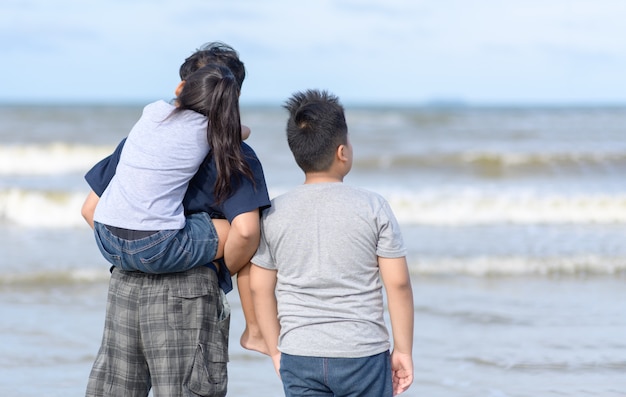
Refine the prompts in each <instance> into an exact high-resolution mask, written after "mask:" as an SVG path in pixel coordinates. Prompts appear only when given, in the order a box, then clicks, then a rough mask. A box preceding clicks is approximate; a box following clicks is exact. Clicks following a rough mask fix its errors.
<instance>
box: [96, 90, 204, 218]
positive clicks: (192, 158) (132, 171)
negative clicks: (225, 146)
mask: <svg viewBox="0 0 626 397" xmlns="http://www.w3.org/2000/svg"><path fill="white" fill-rule="evenodd" d="M174 109H175V108H174V106H172V105H170V104H169V103H167V102H165V101H157V102H154V103H151V104H149V105H147V106H146V107H145V108H144V110H143V113H142V115H141V118H140V119H139V121H137V123H136V124H135V126H134V127H133V128H132V130H131V132H130V134H129V135H128V138H127V139H126V143H125V144H124V149H122V154H121V156H120V161H119V163H118V165H117V169H116V171H115V176H114V177H113V179H111V182H110V183H109V185H108V186H107V188H106V189H105V191H104V192H103V193H102V196H101V197H100V201H99V202H98V205H97V207H96V211H95V213H94V220H95V221H97V222H99V223H103V224H105V225H110V226H116V227H121V228H124V229H133V230H170V229H171V230H177V229H182V228H183V227H184V225H185V215H184V210H183V205H182V201H183V197H184V196H185V192H186V191H187V186H188V185H189V181H190V180H191V178H192V177H193V176H194V175H195V173H196V172H197V171H198V168H199V167H200V164H201V163H202V161H203V160H204V158H205V157H206V156H207V154H208V153H209V143H208V140H207V118H206V117H204V116H203V115H201V114H200V113H196V112H194V111H192V110H183V111H181V112H179V113H177V114H175V115H173V116H172V117H168V116H169V115H170V114H171V113H172V111H173V110H174Z"/></svg>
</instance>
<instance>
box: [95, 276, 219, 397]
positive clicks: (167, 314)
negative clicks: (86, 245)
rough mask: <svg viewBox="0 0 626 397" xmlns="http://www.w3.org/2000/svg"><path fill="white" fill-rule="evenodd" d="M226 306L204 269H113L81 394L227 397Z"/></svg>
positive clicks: (118, 396) (215, 278)
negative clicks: (147, 271) (93, 355)
mask: <svg viewBox="0 0 626 397" xmlns="http://www.w3.org/2000/svg"><path fill="white" fill-rule="evenodd" d="M229 326H230V308H229V306H228V303H227V301H226V297H225V295H224V293H223V292H222V290H221V289H219V287H218V282H217V274H216V273H215V271H213V270H211V269H209V268H208V267H204V266H201V267H198V268H195V269H192V270H188V271H186V272H183V273H171V274H161V275H155V274H145V273H139V272H125V271H122V270H119V269H117V268H116V269H114V270H113V273H112V275H111V281H110V284H109V293H108V298H107V308H106V318H105V324H104V336H103V338H102V345H101V346H100V350H99V352H98V355H97V357H96V360H95V362H94V365H93V368H92V370H91V374H90V376H89V382H88V385H87V393H86V395H87V396H110V397H113V396H115V397H120V396H126V397H139V396H141V397H145V396H147V395H148V392H149V391H150V389H151V388H152V393H153V396H154V397H165V396H167V397H177V396H179V397H188V396H206V397H218V396H225V395H226V386H227V381H228V375H227V370H226V366H227V362H228V331H229Z"/></svg>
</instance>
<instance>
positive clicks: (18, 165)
mask: <svg viewBox="0 0 626 397" xmlns="http://www.w3.org/2000/svg"><path fill="white" fill-rule="evenodd" d="M114 148H115V147H114V146H111V145H102V146H98V145H77V144H69V143H50V144H39V145H37V144H32V145H4V146H0V175H18V176H20V175H57V174H67V173H73V172H84V171H86V170H88V169H89V168H91V167H92V166H93V165H94V164H95V163H96V162H97V161H99V160H101V159H102V158H104V157H106V156H108V155H109V154H111V153H112V151H113V149H114Z"/></svg>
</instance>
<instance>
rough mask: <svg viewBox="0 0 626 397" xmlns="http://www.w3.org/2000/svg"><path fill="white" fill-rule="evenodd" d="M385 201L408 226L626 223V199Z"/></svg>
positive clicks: (497, 194)
mask: <svg viewBox="0 0 626 397" xmlns="http://www.w3.org/2000/svg"><path fill="white" fill-rule="evenodd" d="M387 197H388V199H389V202H390V204H391V206H392V208H393V209H394V212H395V214H396V217H397V218H398V220H399V221H400V222H401V223H406V224H426V225H428V224H431V225H450V226H454V225H473V224H493V223H514V224H536V223H538V224H550V223H566V224H567V223H623V222H626V194H617V195H610V194H607V193H602V194H601V193H597V194H594V193H589V194H564V193H563V194H558V193H551V194H538V193H532V192H519V191H516V192H511V191H506V190H504V191H485V190H480V189H458V190H436V189H433V190H428V191H418V192H409V193H388V194H387Z"/></svg>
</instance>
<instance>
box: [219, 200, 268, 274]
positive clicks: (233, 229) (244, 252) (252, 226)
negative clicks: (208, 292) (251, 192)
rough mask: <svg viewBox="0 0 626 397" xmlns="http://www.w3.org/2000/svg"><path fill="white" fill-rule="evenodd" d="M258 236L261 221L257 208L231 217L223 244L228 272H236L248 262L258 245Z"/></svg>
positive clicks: (259, 236) (259, 234)
mask: <svg viewBox="0 0 626 397" xmlns="http://www.w3.org/2000/svg"><path fill="white" fill-rule="evenodd" d="M260 238H261V222H260V218H259V209H258V208H257V209H255V210H253V211H250V212H244V213H242V214H239V215H237V216H236V217H234V218H233V220H232V222H231V223H230V230H229V232H228V238H227V239H226V245H225V246H224V262H226V266H227V267H228V270H229V271H230V274H235V273H237V272H238V271H239V269H241V268H242V267H244V266H245V265H247V264H248V262H250V259H252V255H254V253H255V252H256V250H257V248H258V246H259V240H260Z"/></svg>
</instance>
